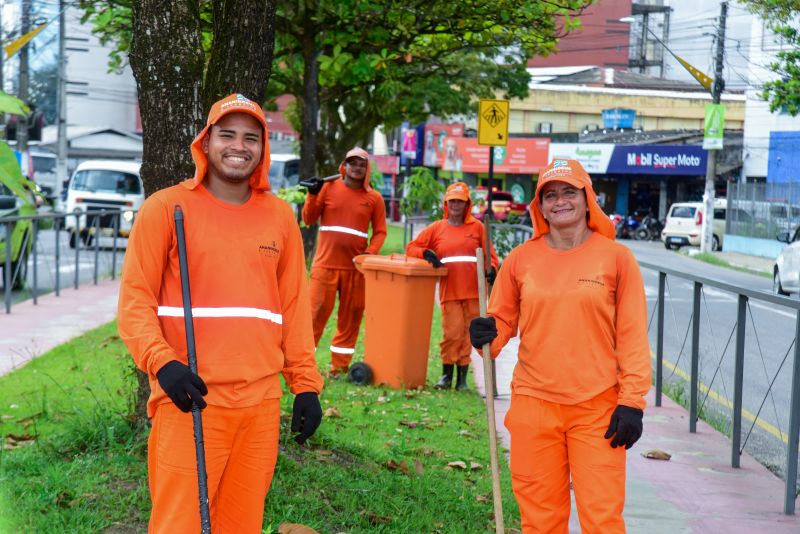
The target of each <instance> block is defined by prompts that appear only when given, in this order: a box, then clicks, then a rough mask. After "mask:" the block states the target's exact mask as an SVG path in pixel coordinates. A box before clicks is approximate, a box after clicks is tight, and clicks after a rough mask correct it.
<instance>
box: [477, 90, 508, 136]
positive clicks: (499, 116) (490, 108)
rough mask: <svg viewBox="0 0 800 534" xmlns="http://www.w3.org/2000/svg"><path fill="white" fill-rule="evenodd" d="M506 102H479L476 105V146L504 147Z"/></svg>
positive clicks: (506, 134) (506, 133) (506, 114)
mask: <svg viewBox="0 0 800 534" xmlns="http://www.w3.org/2000/svg"><path fill="white" fill-rule="evenodd" d="M509 114H510V113H509V110H508V100H481V101H480V104H479V105H478V144H480V145H491V146H506V144H507V143H508V116H509Z"/></svg>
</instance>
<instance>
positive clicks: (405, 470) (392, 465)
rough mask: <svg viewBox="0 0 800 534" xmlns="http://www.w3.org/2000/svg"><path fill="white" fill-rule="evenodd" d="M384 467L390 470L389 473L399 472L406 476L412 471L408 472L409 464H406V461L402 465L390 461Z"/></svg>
mask: <svg viewBox="0 0 800 534" xmlns="http://www.w3.org/2000/svg"><path fill="white" fill-rule="evenodd" d="M383 465H384V466H386V469H388V470H389V471H398V470H399V471H400V472H402V473H403V474H404V475H407V474H409V473H410V471H409V470H408V464H406V461H405V460H403V461H401V462H400V463H397V462H396V461H394V460H389V461H387V462H386V463H385V464H383Z"/></svg>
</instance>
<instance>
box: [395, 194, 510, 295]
mask: <svg viewBox="0 0 800 534" xmlns="http://www.w3.org/2000/svg"><path fill="white" fill-rule="evenodd" d="M448 200H463V201H465V202H466V203H467V207H466V210H465V211H464V224H462V225H461V226H453V225H452V224H450V223H448V222H447V217H448V209H447V201H448ZM443 204H444V218H442V220H441V221H436V222H434V223H433V224H431V225H429V226H428V227H427V228H425V229H424V230H423V231H422V232H420V234H419V235H418V236H417V238H416V239H414V240H413V241H412V242H411V243H409V244H408V245H406V254H407V255H409V256H412V257H414V258H422V257H423V255H422V254H423V253H424V252H425V250H427V249H430V250H432V251H433V252H435V253H436V256H438V258H439V259H440V260H441V261H442V263H444V264H445V266H446V267H447V276H446V277H442V278H441V279H440V282H439V302H447V301H449V300H467V299H477V298H478V276H477V260H476V259H475V249H478V248H485V247H486V233H485V231H484V226H483V224H482V223H481V222H480V221H478V220H477V219H476V218H475V217H473V216H472V199H471V198H470V196H469V186H467V184H465V183H464V182H456V183H454V184H452V185H450V186H449V187H448V188H447V192H446V193H445V196H444V202H443ZM491 265H492V266H493V267H494V268H495V269H496V268H497V265H498V262H497V254H495V251H494V246H492V249H491Z"/></svg>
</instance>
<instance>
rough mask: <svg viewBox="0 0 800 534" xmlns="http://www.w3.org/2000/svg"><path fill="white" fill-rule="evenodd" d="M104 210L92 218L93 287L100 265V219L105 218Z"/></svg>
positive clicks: (95, 283)
mask: <svg viewBox="0 0 800 534" xmlns="http://www.w3.org/2000/svg"><path fill="white" fill-rule="evenodd" d="M105 214H106V212H105V210H103V211H101V212H100V215H98V216H97V217H95V218H94V285H97V269H98V264H99V263H100V219H102V218H103V217H104V216H105Z"/></svg>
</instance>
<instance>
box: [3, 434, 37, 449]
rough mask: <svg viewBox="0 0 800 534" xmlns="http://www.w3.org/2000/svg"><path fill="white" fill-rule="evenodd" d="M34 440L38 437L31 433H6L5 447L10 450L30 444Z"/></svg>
mask: <svg viewBox="0 0 800 534" xmlns="http://www.w3.org/2000/svg"><path fill="white" fill-rule="evenodd" d="M34 441H36V437H35V436H31V435H30V434H6V439H5V441H4V442H3V449H4V450H7V451H10V450H11V449H16V448H17V447H23V446H25V445H30V444H31V443H33V442H34Z"/></svg>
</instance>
